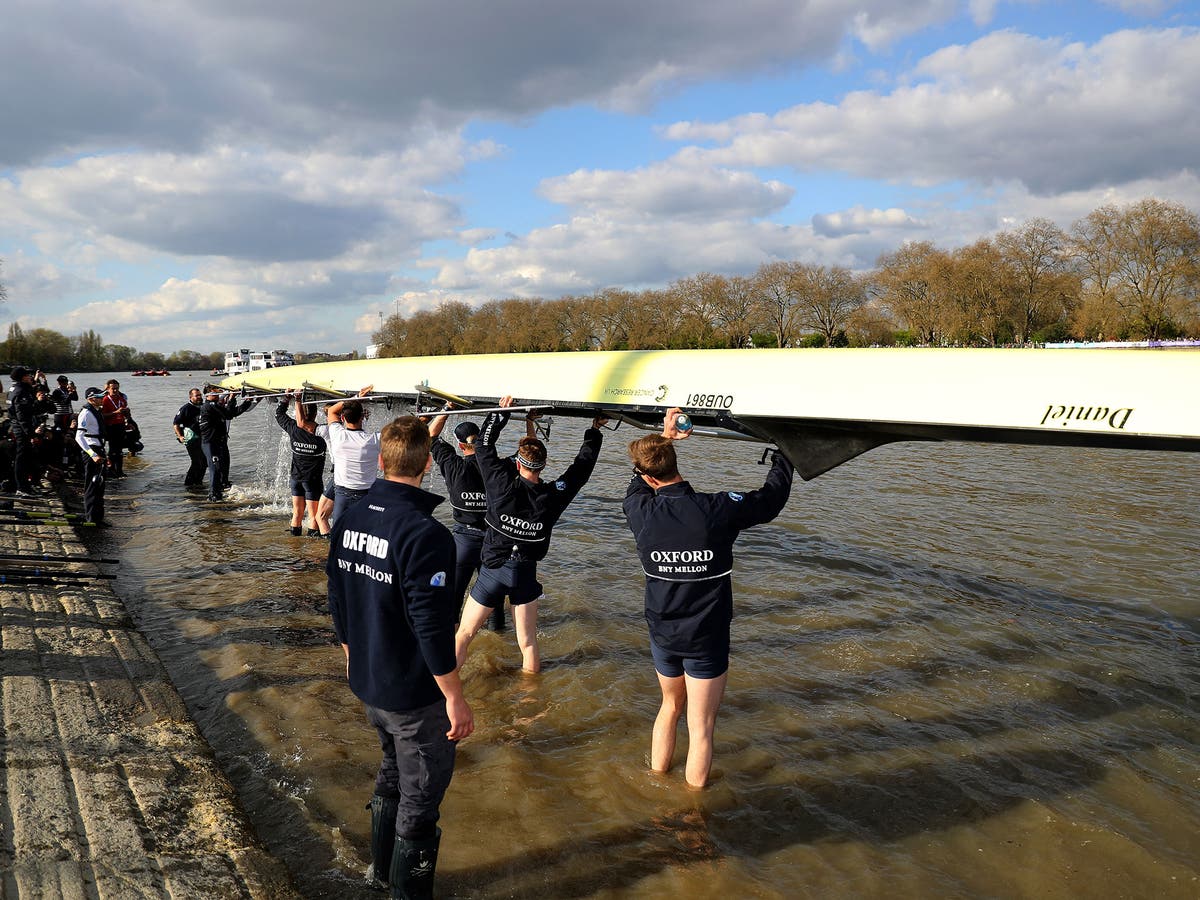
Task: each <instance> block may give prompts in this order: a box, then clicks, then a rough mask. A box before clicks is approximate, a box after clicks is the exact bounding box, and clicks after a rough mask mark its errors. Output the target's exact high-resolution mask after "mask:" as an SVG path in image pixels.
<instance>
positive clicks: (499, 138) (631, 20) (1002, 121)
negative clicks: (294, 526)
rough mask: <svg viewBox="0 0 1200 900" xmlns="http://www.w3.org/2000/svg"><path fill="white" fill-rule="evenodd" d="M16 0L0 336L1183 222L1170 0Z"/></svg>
mask: <svg viewBox="0 0 1200 900" xmlns="http://www.w3.org/2000/svg"><path fill="white" fill-rule="evenodd" d="M12 5H13V4H12V3H11V2H10V7H11V6H12ZM15 5H16V7H17V9H10V14H9V15H7V16H6V26H5V28H4V29H3V30H2V31H0V72H2V73H3V79H4V82H3V83H4V84H5V85H9V86H11V85H20V86H21V87H20V88H19V89H18V90H12V89H7V90H5V91H3V92H0V121H3V122H5V128H4V129H3V130H2V131H0V282H3V283H4V284H5V285H6V287H7V289H8V295H9V299H8V302H7V304H5V305H4V306H2V307H0V328H3V329H7V327H8V323H9V322H11V321H13V320H16V321H19V322H20V323H21V325H22V327H24V328H26V329H29V328H36V327H49V328H53V329H55V330H58V331H61V332H64V333H66V334H69V335H75V334H79V333H80V332H82V331H84V330H87V329H89V328H90V329H94V330H96V331H97V332H99V333H100V334H101V335H102V337H103V338H104V340H105V341H106V342H108V343H120V344H128V345H132V346H134V347H137V348H139V349H142V350H158V351H164V352H169V351H173V350H180V349H193V350H200V351H203V352H208V351H212V350H221V349H227V348H230V347H235V346H255V347H264V348H266V347H283V348H288V349H291V350H294V351H307V350H318V349H322V350H330V351H337V352H343V351H346V350H349V349H351V348H357V349H360V350H361V349H362V348H363V347H365V345H366V343H367V342H368V341H369V340H370V332H371V331H372V330H373V329H374V328H376V327H377V326H378V323H379V312H380V311H384V312H385V313H391V312H392V311H400V312H411V311H414V310H417V309H421V308H427V307H432V306H436V305H437V304H438V303H440V302H443V301H446V300H462V301H465V302H468V303H471V304H479V303H483V302H486V301H487V300H489V299H496V298H504V297H511V296H526V297H529V296H541V297H557V296H561V295H563V294H586V293H590V292H591V291H595V290H599V289H603V288H606V287H612V286H620V287H629V288H640V287H658V286H665V285H666V284H669V283H670V282H671V281H673V280H675V279H677V278H684V277H688V276H690V275H694V274H697V273H699V272H702V271H711V272H724V273H728V274H739V273H740V274H750V273H752V272H753V271H754V270H755V269H756V268H757V267H758V266H759V265H761V264H762V263H763V262H767V261H770V260H774V259H804V260H807V261H815V262H822V263H828V264H839V265H849V266H851V267H852V268H855V269H866V268H870V267H871V266H872V264H873V263H874V262H875V260H876V258H877V257H878V255H879V254H880V253H881V252H887V251H890V250H893V249H895V248H896V247H898V246H899V245H900V244H901V243H903V242H904V241H907V240H932V241H934V242H936V243H938V244H940V245H943V246H947V247H949V246H957V245H960V244H964V243H968V242H970V241H973V240H975V239H976V238H978V237H980V236H983V235H988V234H994V233H996V232H997V231H1000V230H1004V229H1007V228H1013V227H1016V226H1019V225H1020V224H1022V223H1023V222H1025V221H1028V220H1029V219H1031V218H1034V217H1045V218H1049V219H1052V220H1054V221H1056V222H1058V223H1059V224H1061V225H1063V226H1069V225H1070V224H1071V223H1072V222H1073V221H1075V220H1077V219H1078V218H1079V217H1081V216H1083V215H1085V214H1086V213H1088V212H1090V211H1091V210H1092V209H1094V208H1096V207H1097V206H1099V205H1101V204H1104V203H1118V204H1120V203H1126V202H1131V201H1134V200H1138V199H1141V198H1142V197H1145V196H1158V197H1161V198H1163V199H1166V200H1170V201H1173V202H1177V203H1181V204H1184V205H1186V206H1188V207H1190V208H1191V209H1193V210H1200V181H1198V173H1197V167H1198V164H1200V149H1197V148H1200V117H1197V116H1196V114H1195V110H1196V109H1197V107H1198V105H1200V104H1198V102H1197V101H1200V4H1197V3H1192V2H1171V0H1107V2H1099V0H1097V2H1048V0H1047V2H1039V0H1011V2H1005V0H971V2H954V0H906V2H896V0H875V2H864V3H846V2H840V0H808V2H799V0H747V2H745V3H743V4H729V3H728V2H724V0H722V2H718V0H657V2H656V3H654V4H646V3H644V2H633V0H610V2H607V3H606V4H602V5H597V4H594V3H577V2H573V0H571V2H563V3H560V4H554V5H546V4H544V3H541V2H540V0H539V2H534V0H503V2H490V3H487V2H483V0H461V2H458V3H456V4H455V5H454V7H453V12H452V13H450V12H447V9H449V7H448V6H447V5H446V4H435V3H413V2H409V3H403V4H384V3H379V2H368V0H352V2H347V3H343V4H336V5H335V4H327V3H324V2H317V0H289V2H286V3H285V2H282V0H238V2H235V0H181V2H178V3H173V4H162V3H158V2H155V0H128V2H126V3H124V4H121V5H120V6H119V7H114V6H113V5H112V4H109V3H103V2H99V0H71V2H63V0H39V2H36V3H35V2H24V0H20V2H16V4H15Z"/></svg>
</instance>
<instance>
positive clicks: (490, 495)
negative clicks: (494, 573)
mask: <svg viewBox="0 0 1200 900" xmlns="http://www.w3.org/2000/svg"><path fill="white" fill-rule="evenodd" d="M507 421H508V413H489V414H488V417H487V418H486V419H484V420H483V429H482V430H481V431H480V433H479V437H478V438H476V441H475V458H476V459H478V460H479V471H480V474H482V475H483V485H484V490H485V492H486V493H487V516H486V521H487V526H488V529H487V534H485V535H484V538H483V557H482V558H483V564H484V565H485V566H487V567H488V568H492V569H494V568H497V567H499V566H502V565H504V563H505V562H506V561H507V560H508V559H509V558H510V557H513V556H515V557H517V558H518V559H524V560H531V561H534V562H536V561H537V560H540V559H545V557H546V551H547V550H549V549H550V532H551V531H552V530H553V528H554V524H555V523H556V522H557V521H558V519H559V517H560V516H561V515H562V514H563V511H564V510H565V509H566V508H567V504H569V503H570V502H571V501H572V500H574V499H575V495H576V494H578V493H579V491H580V490H582V488H583V486H584V485H585V484H587V480H588V479H589V478H590V477H591V475H592V470H593V469H595V468H596V459H597V457H598V456H599V454H600V445H601V444H602V443H603V442H604V436H603V435H602V434H601V433H600V431H599V429H596V428H589V429H588V430H587V431H586V432H584V435H583V445H582V446H581V447H580V448H579V453H578V454H576V456H575V461H574V462H573V463H571V465H570V466H569V467H568V468H567V471H565V472H563V473H562V474H561V475H560V476H558V478H556V479H555V480H553V481H539V482H536V483H535V482H531V481H526V480H525V479H524V478H522V477H521V476H520V475H518V474H517V473H516V471H515V464H514V463H513V462H512V461H511V460H502V459H500V457H499V455H498V454H497V453H496V439H497V438H498V437H499V435H500V431H501V429H503V428H504V425H505V423H506V422H507ZM506 463H507V465H506Z"/></svg>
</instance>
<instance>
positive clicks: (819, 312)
mask: <svg viewBox="0 0 1200 900" xmlns="http://www.w3.org/2000/svg"><path fill="white" fill-rule="evenodd" d="M793 278H794V284H795V288H794V290H793V294H794V295H795V297H796V307H795V315H794V317H793V321H794V322H795V323H796V324H797V325H798V326H800V327H801V328H806V329H808V330H810V331H815V332H816V333H817V334H820V335H821V336H823V337H824V338H825V345H826V346H830V347H831V346H833V344H834V343H835V338H836V337H837V335H838V334H839V332H844V331H845V330H846V323H847V322H848V321H849V318H850V314H851V313H852V312H854V310H856V309H858V308H859V307H860V306H862V305H863V304H864V303H866V301H867V294H866V291H865V289H864V286H863V284H862V282H861V281H859V280H858V279H856V278H855V277H854V275H853V274H851V272H850V270H849V269H847V268H846V267H845V266H833V267H827V266H804V265H801V266H796V267H795V268H794V274H793Z"/></svg>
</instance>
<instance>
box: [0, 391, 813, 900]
mask: <svg viewBox="0 0 1200 900" xmlns="http://www.w3.org/2000/svg"><path fill="white" fill-rule="evenodd" d="M12 381H13V390H12V392H11V393H10V396H9V416H8V420H7V422H6V423H0V429H4V428H5V426H7V429H6V430H7V435H6V439H5V440H3V441H0V452H4V453H6V454H7V455H8V460H7V465H6V466H5V471H6V472H7V471H8V470H9V469H11V477H9V478H8V479H7V480H6V482H5V484H4V489H5V490H8V491H10V492H12V493H14V494H15V495H17V496H22V495H35V494H37V493H38V492H41V491H43V490H44V489H45V488H44V487H43V484H42V480H43V479H44V478H46V477H51V478H53V476H52V475H49V473H52V472H54V471H55V470H56V469H57V470H58V471H60V472H61V471H69V470H71V469H72V468H74V469H76V470H77V472H78V475H79V477H80V478H82V479H83V483H84V505H85V516H86V518H87V519H88V521H92V522H96V523H97V524H100V523H103V522H104V521H105V520H104V484H105V481H106V480H109V479H113V478H118V479H119V478H121V477H123V471H124V470H123V464H122V458H123V456H124V453H125V452H126V450H129V451H130V452H137V451H138V450H139V449H140V441H139V440H138V435H137V425H136V423H135V422H134V421H133V419H132V415H131V413H130V410H129V401H128V398H127V397H126V396H125V395H124V394H122V393H121V392H120V385H119V383H118V382H117V381H116V380H115V379H113V380H110V381H109V382H108V383H107V384H106V385H105V387H104V389H103V390H102V389H101V388H99V387H89V388H87V389H86V390H85V391H84V397H83V403H82V405H81V407H80V408H79V410H78V411H76V410H75V409H74V407H73V404H74V403H75V402H77V401H78V400H79V396H78V392H77V390H76V388H75V385H74V383H73V382H72V381H71V380H70V379H69V378H67V376H60V377H59V378H58V387H57V388H55V389H54V390H50V389H49V386H48V385H47V384H46V381H45V378H44V376H43V375H42V373H41V372H36V371H29V370H27V369H24V368H22V367H17V368H15V369H14V370H13V372H12ZM371 391H372V387H371V386H370V385H368V386H366V387H364V388H363V389H362V390H361V391H359V393H358V396H357V397H353V398H349V399H346V400H338V401H332V402H323V407H324V409H323V411H324V415H325V422H324V423H318V421H317V418H318V414H317V411H316V408H315V407H317V406H320V405H322V403H317V404H314V403H312V402H308V401H306V400H305V399H304V398H303V396H301V394H300V393H299V392H296V391H284V392H282V395H281V396H279V397H277V398H274V399H275V402H276V408H275V420H276V423H277V424H278V426H279V427H280V428H281V429H282V430H283V431H284V432H285V434H286V435H287V439H288V442H289V447H290V452H291V461H290V466H289V477H288V483H289V491H290V494H291V499H292V507H291V517H290V523H289V526H288V527H289V532H290V534H291V535H293V536H296V537H301V536H304V535H305V522H306V521H307V522H308V530H307V534H308V536H311V537H314V538H325V539H328V540H329V542H330V544H329V553H328V558H327V561H326V574H327V578H328V598H329V609H330V614H331V617H332V620H333V627H334V631H335V633H336V636H337V639H338V641H339V642H340V644H341V646H342V649H343V651H344V653H345V658H346V675H347V679H348V681H349V686H350V689H351V691H352V692H353V693H354V694H355V695H356V696H357V697H358V698H359V700H361V701H362V702H363V704H364V705H365V708H366V715H367V719H368V721H369V723H370V724H371V726H372V727H373V728H374V729H375V732H376V736H377V737H378V739H379V741H380V747H381V749H382V756H383V758H382V761H381V763H380V766H379V769H378V772H377V774H376V781H375V788H374V792H373V795H372V797H371V801H370V803H369V808H370V810H371V853H372V863H371V870H370V873H369V877H371V878H372V879H373V880H374V881H375V882H376V884H377V885H378V886H380V887H389V886H390V890H391V893H392V896H393V897H411V898H418V897H431V896H432V889H433V888H432V886H433V878H434V873H435V869H436V861H437V854H438V847H439V842H440V838H441V830H440V829H439V828H438V826H437V822H438V819H439V807H440V805H441V801H442V799H443V797H444V795H445V792H446V790H447V788H448V786H449V784H450V780H451V777H452V775H453V770H454V761H455V755H456V748H457V743H458V741H460V740H463V739H464V738H467V737H469V736H470V735H471V733H472V732H473V731H474V727H475V726H474V716H473V713H472V710H471V708H470V705H469V703H468V702H467V700H466V699H465V696H464V693H463V685H462V680H461V678H460V671H461V669H462V667H463V664H464V663H465V661H466V658H467V654H468V650H469V647H470V645H471V642H472V640H473V639H474V638H475V637H476V635H477V633H478V631H479V630H480V629H481V628H482V627H483V625H484V624H485V623H486V622H487V621H488V620H489V619H491V621H492V623H493V628H496V629H497V630H500V629H502V628H503V627H504V624H503V621H504V620H503V611H504V608H505V600H507V601H508V606H509V607H510V608H511V611H512V617H513V623H514V626H515V627H514V631H515V632H516V638H517V643H518V646H519V648H520V652H521V659H522V669H523V670H524V671H525V672H527V673H530V674H536V673H537V672H539V671H540V670H541V665H542V661H541V655H540V651H539V647H538V638H537V624H538V604H539V601H541V600H543V599H544V595H543V588H542V584H541V583H540V582H539V580H538V563H539V562H540V561H542V560H543V559H545V557H546V555H547V553H548V552H549V548H550V543H551V537H552V534H553V530H554V527H555V525H556V524H557V523H558V521H559V520H560V518H561V517H562V516H563V514H564V513H565V511H566V510H567V508H568V507H569V505H570V504H571V503H572V501H573V500H574V499H575V498H576V497H577V496H578V495H579V494H580V492H581V491H582V490H583V489H584V487H585V486H586V485H587V483H588V481H589V479H590V478H591V476H592V473H593V471H594V469H595V466H596V462H597V460H598V458H599V455H600V451H601V448H602V446H603V442H604V441H603V432H604V426H605V425H606V423H607V421H608V420H607V419H606V418H605V417H604V416H603V415H597V416H596V417H595V418H594V419H593V420H592V422H591V424H590V427H589V428H587V429H586V430H585V432H584V436H583V441H582V444H581V445H580V447H579V450H578V452H577V453H576V454H575V457H574V459H573V460H572V462H571V463H570V465H569V466H567V468H566V469H565V470H564V471H563V472H562V473H561V474H560V475H558V476H557V477H556V478H553V479H550V478H544V477H543V473H544V470H545V468H546V465H547V459H548V452H547V448H546V444H545V443H544V442H543V441H542V440H541V438H540V437H538V436H537V434H536V428H535V422H536V419H537V415H536V413H528V414H527V418H526V421H527V426H526V434H525V436H524V437H522V438H521V439H520V441H519V443H518V444H517V447H516V451H515V453H513V454H512V455H511V456H509V455H505V454H502V453H501V452H500V451H499V450H498V449H497V443H498V440H499V438H500V435H501V434H502V432H503V430H504V428H505V426H506V425H507V423H508V422H509V419H510V416H511V414H512V413H513V412H514V411H515V410H514V405H513V398H512V397H509V396H506V397H504V398H502V399H501V400H500V402H499V405H498V407H497V408H496V409H494V410H491V411H490V412H488V413H487V415H486V418H485V419H484V420H483V422H482V425H481V426H478V425H476V424H475V423H474V422H470V421H467V420H464V421H461V422H459V423H458V425H457V426H456V427H455V428H454V429H453V432H452V434H453V437H454V443H453V444H451V443H449V442H447V441H446V440H445V439H444V438H443V434H444V430H445V426H446V424H447V422H448V417H449V415H450V414H451V412H452V407H451V406H450V405H449V404H448V405H447V407H446V409H444V410H443V411H441V412H437V413H430V414H427V415H423V416H421V417H415V416H401V417H399V418H396V419H395V420H393V421H391V422H389V423H387V424H386V425H385V426H384V427H383V428H382V429H381V430H380V431H378V432H373V431H369V430H368V429H366V428H365V427H364V426H365V424H366V423H367V421H368V418H369V416H370V404H369V402H368V401H369V399H370V394H371ZM257 403H258V398H255V397H244V396H241V395H239V394H236V393H231V392H224V391H221V390H219V389H217V388H209V389H206V390H205V391H201V390H200V389H197V388H194V389H192V390H191V391H190V392H189V395H188V400H187V402H186V403H185V404H184V405H183V406H182V407H181V408H180V409H179V411H178V413H177V414H176V415H175V417H174V420H173V427H174V432H175V437H176V439H177V440H178V441H179V442H180V443H181V444H183V445H184V447H185V448H186V450H187V453H188V457H189V466H188V469H187V473H186V475H185V476H184V484H185V485H187V486H199V485H202V484H203V481H204V478H205V475H206V474H207V477H208V482H209V490H208V499H209V500H220V499H221V498H222V495H223V491H224V490H225V489H226V488H228V487H229V446H228V434H229V424H230V422H231V421H232V419H234V418H236V417H237V416H240V415H242V414H244V413H246V412H248V411H249V410H250V409H252V408H253V407H254V406H255V405H256V404H257ZM690 434H691V429H690V425H688V424H687V423H686V422H685V420H684V419H683V418H681V413H680V410H678V409H672V410H669V411H668V412H667V414H666V416H665V418H664V421H663V427H662V431H661V433H659V434H651V435H648V436H645V437H642V438H640V439H638V440H635V441H633V442H632V443H630V444H629V446H628V455H629V458H630V460H631V462H632V464H633V473H632V477H631V479H630V481H629V484H628V486H627V488H626V493H625V499H624V504H623V506H624V512H625V516H626V521H627V523H628V525H629V528H630V529H631V531H632V533H633V536H634V540H635V544H636V547H637V553H638V557H639V560H640V563H641V566H642V570H643V572H644V575H645V597H644V605H645V618H646V623H647V627H648V631H649V644H650V655H651V658H652V660H653V664H654V668H655V671H656V673H657V677H658V682H659V687H660V690H661V703H660V707H659V711H658V714H657V716H656V717H655V721H654V724H653V727H652V730H651V741H650V764H651V769H652V770H654V771H656V772H667V771H669V770H670V769H671V767H672V764H673V761H674V755H675V745H676V734H677V730H678V725H679V721H680V719H681V718H685V717H686V718H685V720H686V727H687V732H688V738H689V740H688V749H687V754H686V761H685V764H684V781H685V783H686V784H687V785H688V786H689V787H692V788H696V789H699V788H702V787H704V786H705V785H706V784H707V782H708V780H709V777H710V772H711V766H712V755H713V735H714V731H715V725H716V719H717V713H718V710H719V708H720V705H721V702H722V698H723V696H724V691H725V685H726V679H727V677H728V671H729V652H730V625H731V621H732V617H733V591H732V581H731V573H732V570H733V546H734V542H735V541H736V540H737V538H738V535H739V534H740V533H741V532H742V531H743V530H745V529H747V528H750V527H753V526H755V525H759V524H763V523H766V522H769V521H771V520H772V519H774V518H775V517H776V516H777V515H778V514H779V513H780V512H781V511H782V509H783V507H784V505H785V504H786V502H787V499H788V496H789V493H790V490H791V485H792V478H793V470H792V466H791V463H790V462H789V461H788V460H787V459H786V457H784V456H783V454H781V453H779V452H777V451H776V452H775V453H774V457H773V461H772V465H771V468H770V471H769V473H768V475H767V478H766V480H765V482H764V483H763V485H762V486H761V487H760V488H758V489H757V490H752V491H747V492H745V493H741V492H736V491H728V492H717V493H701V492H698V491H696V490H695V489H694V488H693V487H692V486H691V484H690V483H689V482H688V481H686V480H685V479H684V477H683V475H682V474H681V473H680V469H679V463H678V456H677V453H676V445H677V444H678V443H679V442H680V441H683V440H685V439H687V438H688V437H689V436H690ZM456 448H457V449H456ZM435 463H436V465H437V467H438V469H439V471H440V472H441V474H442V476H443V479H444V481H445V484H446V488H447V493H448V494H449V495H450V513H451V517H452V520H453V526H452V529H451V528H448V527H446V525H444V524H442V522H441V521H439V520H438V519H437V518H436V517H435V516H434V511H435V509H436V507H437V506H438V505H439V504H440V503H441V502H442V501H443V499H444V498H442V497H440V496H438V495H436V494H433V493H431V492H429V491H427V490H425V489H424V488H423V487H422V483H423V481H424V479H425V476H426V475H427V474H428V473H429V472H430V470H431V469H432V467H433V466H434V465H435ZM472 578H473V579H474V580H473V581H472Z"/></svg>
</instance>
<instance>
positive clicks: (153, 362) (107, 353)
mask: <svg viewBox="0 0 1200 900" xmlns="http://www.w3.org/2000/svg"><path fill="white" fill-rule="evenodd" d="M0 361H4V362H5V363H7V364H9V365H14V364H19V365H28V366H37V367H39V368H40V369H42V371H43V372H45V373H46V375H48V376H50V377H53V376H54V374H55V373H56V372H122V371H125V370H126V369H129V370H132V371H137V370H139V369H167V370H168V371H171V370H175V369H178V370H180V371H187V370H198V369H209V370H211V369H215V368H220V367H222V366H224V365H225V353H224V351H220V352H215V353H200V352H198V351H196V350H177V351H175V352H174V353H170V354H165V355H164V354H162V353H155V352H153V351H140V350H135V349H134V348H133V347H127V346H125V345H123V344H106V343H104V341H103V340H102V339H101V338H100V335H98V334H96V332H94V331H92V330H90V329H89V330H88V331H85V332H84V333H83V334H81V335H79V336H78V337H68V336H67V335H65V334H62V333H60V332H57V331H54V330H52V329H49V328H31V329H29V330H28V331H25V330H24V329H23V328H21V326H20V324H18V323H17V322H12V323H11V324H10V325H9V326H8V337H7V338H6V339H5V340H3V341H0Z"/></svg>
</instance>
